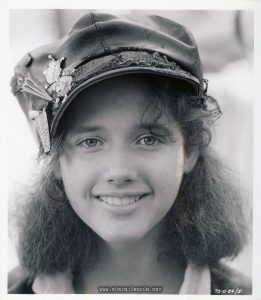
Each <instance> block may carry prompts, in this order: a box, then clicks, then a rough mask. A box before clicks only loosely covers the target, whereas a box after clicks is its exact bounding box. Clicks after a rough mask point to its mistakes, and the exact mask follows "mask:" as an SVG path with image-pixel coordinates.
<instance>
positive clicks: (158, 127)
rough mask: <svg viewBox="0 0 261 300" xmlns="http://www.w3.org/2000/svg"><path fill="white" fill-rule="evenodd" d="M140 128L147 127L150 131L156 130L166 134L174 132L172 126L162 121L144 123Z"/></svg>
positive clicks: (169, 134)
mask: <svg viewBox="0 0 261 300" xmlns="http://www.w3.org/2000/svg"><path fill="white" fill-rule="evenodd" d="M139 128H141V129H147V130H149V131H150V132H154V133H155V132H156V133H159V134H160V135H165V136H171V135H172V134H173V133H172V131H171V130H170V128H169V127H168V126H166V125H165V124H162V123H142V124H140V126H139Z"/></svg>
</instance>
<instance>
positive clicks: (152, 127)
mask: <svg viewBox="0 0 261 300" xmlns="http://www.w3.org/2000/svg"><path fill="white" fill-rule="evenodd" d="M134 128H136V129H146V130H148V131H149V132H151V133H154V134H159V135H162V136H172V135H173V132H172V131H171V130H170V128H168V126H166V125H165V124H162V123H155V122H154V123H153V122H152V123H141V124H139V125H137V126H135V127H134ZM102 130H104V128H103V127H102V126H87V125H82V126H76V127H75V128H74V129H72V130H71V134H78V133H86V132H95V131H102Z"/></svg>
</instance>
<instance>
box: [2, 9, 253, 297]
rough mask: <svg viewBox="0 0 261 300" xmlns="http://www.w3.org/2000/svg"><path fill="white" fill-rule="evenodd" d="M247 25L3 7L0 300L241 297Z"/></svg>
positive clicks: (247, 161) (246, 17) (249, 76)
mask: <svg viewBox="0 0 261 300" xmlns="http://www.w3.org/2000/svg"><path fill="white" fill-rule="evenodd" d="M254 19H255V14H254V11H253V10H251V9H229V10H228V9H222V10H220V9H219V10H218V9H216V10H213V9H197V10H196V9H183V10H178V9H177V10H175V9H169V10H166V9H149V8H148V9H110V10H109V9H10V10H9V47H10V66H9V68H10V93H9V96H8V97H9V99H8V115H9V116H10V118H8V120H7V128H8V156H9V161H8V173H9V174H8V186H9V189H8V241H7V242H8V262H7V265H8V270H7V271H8V272H7V273H8V274H7V275H6V277H7V278H8V279H7V283H8V290H7V293H8V294H124V295H126V294H132V295H141V294H145V295H153V296H154V295H166V294H168V295H220V296H225V295H236V296H239V295H252V293H253V235H254V234H253V199H254V190H253V186H254V176H253V166H254V155H253V151H254V124H253V119H254V98H255V93H254V91H255V84H254V83H255V79H254ZM10 158H11V159H10Z"/></svg>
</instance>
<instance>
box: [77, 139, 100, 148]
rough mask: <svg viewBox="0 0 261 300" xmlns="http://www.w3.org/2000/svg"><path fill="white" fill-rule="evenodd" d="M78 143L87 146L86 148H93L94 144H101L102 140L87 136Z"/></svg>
mask: <svg viewBox="0 0 261 300" xmlns="http://www.w3.org/2000/svg"><path fill="white" fill-rule="evenodd" d="M80 144H82V145H83V146H85V147H88V148H93V147H96V146H100V145H101V144H102V142H101V141H99V140H98V139H96V138H88V139H85V140H84V141H82V142H81V143H80Z"/></svg>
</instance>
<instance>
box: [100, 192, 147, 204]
mask: <svg viewBox="0 0 261 300" xmlns="http://www.w3.org/2000/svg"><path fill="white" fill-rule="evenodd" d="M144 196H145V194H144V195H137V196H126V197H110V196H98V197H96V198H97V199H99V200H100V201H102V202H105V203H106V204H109V205H113V206H127V205H130V204H133V203H135V202H137V201H139V200H141V199H142V198H143V197H144Z"/></svg>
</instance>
